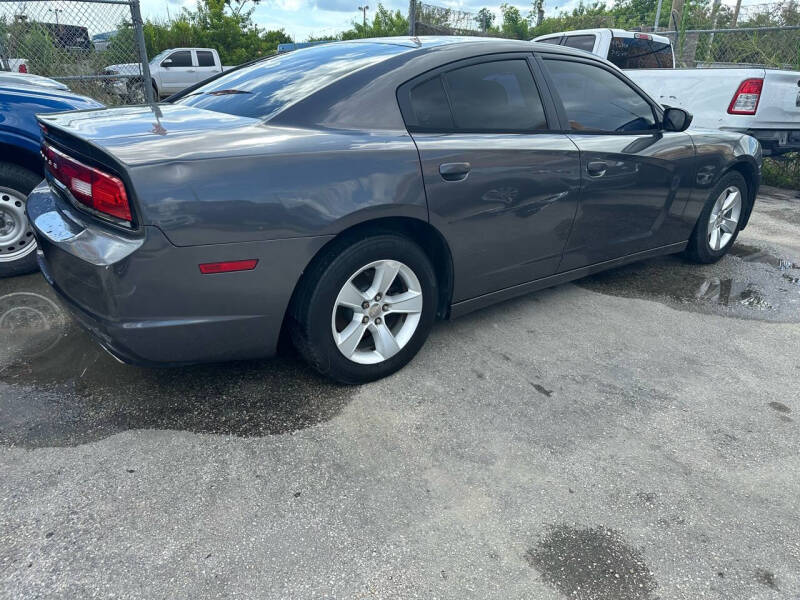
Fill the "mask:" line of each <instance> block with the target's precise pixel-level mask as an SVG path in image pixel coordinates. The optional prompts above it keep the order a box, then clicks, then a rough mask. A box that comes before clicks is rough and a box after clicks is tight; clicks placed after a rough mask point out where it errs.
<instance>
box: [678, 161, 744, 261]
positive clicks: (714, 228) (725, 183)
mask: <svg viewBox="0 0 800 600" xmlns="http://www.w3.org/2000/svg"><path fill="white" fill-rule="evenodd" d="M746 199H747V182H746V181H745V179H744V177H742V175H741V174H739V173H736V172H731V173H727V174H726V175H724V176H723V177H722V179H720V181H719V183H717V185H716V186H714V189H712V190H711V193H710V194H709V196H708V200H706V205H705V207H704V208H703V211H702V212H701V213H700V217H699V218H698V220H697V224H696V225H695V228H694V231H693V232H692V237H691V238H690V239H689V245H688V246H687V247H686V255H687V256H688V257H689V258H690V259H691V260H693V261H694V262H698V263H714V262H717V261H718V260H719V259H720V258H722V257H723V256H725V254H726V253H727V252H728V250H730V248H731V246H733V243H734V241H736V236H738V235H739V224H740V222H741V219H742V217H743V216H744V209H745V202H746V201H747V200H746Z"/></svg>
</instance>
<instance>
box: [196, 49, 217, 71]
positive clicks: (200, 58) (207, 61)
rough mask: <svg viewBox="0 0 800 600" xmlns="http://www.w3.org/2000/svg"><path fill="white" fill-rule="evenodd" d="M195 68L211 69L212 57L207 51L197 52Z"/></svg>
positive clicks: (212, 64)
mask: <svg viewBox="0 0 800 600" xmlns="http://www.w3.org/2000/svg"><path fill="white" fill-rule="evenodd" d="M197 66H198V67H213V66H214V55H213V54H211V52H209V51H208V50H198V51H197Z"/></svg>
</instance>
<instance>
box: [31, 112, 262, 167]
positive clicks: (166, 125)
mask: <svg viewBox="0 0 800 600" xmlns="http://www.w3.org/2000/svg"><path fill="white" fill-rule="evenodd" d="M39 120H40V121H41V122H42V123H43V124H45V125H46V126H47V127H48V128H55V129H57V130H60V131H62V132H65V133H67V134H69V135H70V136H73V137H76V138H79V139H80V140H83V141H85V142H88V143H90V144H91V145H93V146H95V147H96V148H99V149H101V150H103V151H105V152H106V153H108V154H110V155H112V156H113V157H114V158H115V159H116V160H118V161H119V162H122V163H124V164H127V165H140V164H146V163H151V162H159V161H165V160H169V159H180V158H202V157H203V156H205V155H208V154H209V153H210V154H213V153H214V152H215V151H218V150H215V148H217V149H218V148H219V147H227V148H229V149H231V150H232V151H235V145H234V147H231V144H232V143H233V140H237V139H238V140H239V143H240V144H242V143H244V141H245V140H246V139H247V137H248V132H249V135H250V136H251V137H252V133H253V132H252V131H251V130H252V128H256V127H259V126H261V125H262V122H261V121H260V120H259V119H251V118H247V117H238V116H234V115H228V114H224V113H219V112H213V111H210V110H204V109H201V108H194V107H190V106H179V105H174V104H156V105H140V106H124V107H118V108H107V109H105V110H94V111H90V112H70V113H59V114H48V115H39ZM209 136H215V139H216V140H217V141H216V143H215V144H213V145H212V144H210V143H209Z"/></svg>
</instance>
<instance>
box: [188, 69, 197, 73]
mask: <svg viewBox="0 0 800 600" xmlns="http://www.w3.org/2000/svg"><path fill="white" fill-rule="evenodd" d="M196 70H197V69H189V70H188V72H189V73H194V72H195V71H196Z"/></svg>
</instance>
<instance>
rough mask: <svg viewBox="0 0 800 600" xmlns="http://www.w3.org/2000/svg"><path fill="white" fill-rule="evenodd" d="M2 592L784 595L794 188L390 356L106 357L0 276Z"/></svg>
mask: <svg viewBox="0 0 800 600" xmlns="http://www.w3.org/2000/svg"><path fill="white" fill-rule="evenodd" d="M0 342H2V343H0V598H15V599H16V598H95V597H97V598H148V599H154V598H299V599H306V598H327V599H334V598H336V599H345V598H347V599H349V598H398V599H410V598H425V599H434V598H453V599H459V600H462V599H464V598H480V599H485V598H486V599H488V598H492V599H493V598H498V599H500V598H502V599H512V598H520V599H523V598H525V599H540V598H541V599H551V598H552V599H558V598H571V599H572V598H576V599H596V600H607V599H608V600H611V599H614V600H617V599H619V600H640V599H641V600H654V599H664V600H666V599H674V598H681V599H682V598H686V599H692V600H695V599H698V598H720V599H722V598H725V599H744V598H759V599H761V598H763V599H772V598H793V599H796V598H798V597H800V430H799V429H798V424H799V422H798V418H797V413H798V411H800V383H799V381H800V193H798V192H789V191H781V190H775V189H769V188H765V189H764V190H763V191H762V194H761V196H760V198H759V202H758V204H757V209H756V212H755V214H754V216H753V218H752V220H751V223H750V226H749V227H748V228H747V229H746V230H745V231H744V232H743V233H742V235H741V236H740V238H739V241H738V242H737V245H736V247H735V248H734V251H733V253H732V254H731V255H729V256H727V257H726V258H724V259H723V260H722V261H720V262H719V263H718V264H716V265H710V266H703V267H700V266H697V265H691V264H688V263H686V262H684V261H683V260H682V259H681V258H680V257H667V258H662V259H657V260H651V261H647V262H644V263H640V264H637V265H631V266H628V267H624V268H621V269H616V270H614V271H610V272H607V273H604V274H600V275H597V276H595V277H592V278H589V279H585V280H582V281H579V282H576V283H573V284H567V285H562V286H559V287H556V288H553V289H549V290H545V291H542V292H539V293H535V294H531V295H529V296H526V297H524V298H520V299H517V300H514V301H511V302H506V303H503V304H501V305H498V306H495V307H492V308H490V309H487V310H483V311H480V312H477V313H474V314H472V315H469V316H467V317H464V318H462V319H458V320H455V321H452V322H444V323H440V324H438V325H437V326H436V327H435V329H434V332H433V334H432V336H431V338H430V340H429V341H428V343H427V345H426V346H425V348H424V349H423V350H422V352H421V353H420V355H419V356H418V357H417V358H416V359H415V360H414V361H413V362H412V363H411V365H409V366H408V367H407V368H405V369H404V370H402V371H401V372H400V373H398V374H396V375H394V376H392V377H390V378H387V379H385V380H382V381H379V382H376V383H373V384H369V385H364V386H360V387H344V386H339V385H335V384H332V383H330V382H328V381H326V380H324V379H322V378H320V377H318V376H316V375H315V374H314V373H313V372H311V371H310V370H309V369H308V368H306V367H305V366H304V365H303V364H302V363H301V362H299V360H298V359H297V358H295V357H292V356H291V355H289V356H284V357H281V358H278V359H275V360H267V361H258V362H246V363H233V364H219V365H205V366H195V367H189V368H180V369H143V368H136V367H131V366H126V365H122V364H119V363H117V362H116V361H114V360H113V359H112V358H111V357H109V356H108V355H106V354H105V353H104V352H103V351H102V350H100V349H99V347H98V346H96V345H95V344H94V342H92V341H91V340H90V339H89V338H88V337H87V336H86V335H85V334H84V333H82V332H81V331H80V330H79V329H78V328H77V327H76V326H75V325H74V324H73V323H72V322H71V320H70V318H69V317H68V315H67V314H65V313H64V311H63V310H62V309H61V308H60V307H59V305H58V303H57V302H55V298H54V296H53V294H52V293H51V292H50V290H49V289H48V288H47V285H46V284H45V283H44V281H43V280H42V278H41V276H40V275H38V274H34V275H30V276H25V277H18V278H14V279H6V280H0Z"/></svg>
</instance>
